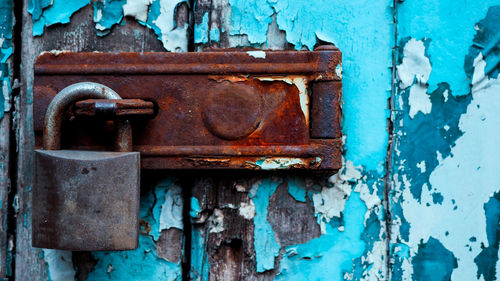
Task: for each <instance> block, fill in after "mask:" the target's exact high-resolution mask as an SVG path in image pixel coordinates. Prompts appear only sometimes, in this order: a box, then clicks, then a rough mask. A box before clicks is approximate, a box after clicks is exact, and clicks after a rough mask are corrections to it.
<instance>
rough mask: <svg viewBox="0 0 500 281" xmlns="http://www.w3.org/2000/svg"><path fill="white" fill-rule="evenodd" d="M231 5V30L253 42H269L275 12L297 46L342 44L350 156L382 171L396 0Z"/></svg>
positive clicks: (236, 0)
mask: <svg viewBox="0 0 500 281" xmlns="http://www.w3.org/2000/svg"><path fill="white" fill-rule="evenodd" d="M229 4H230V6H231V11H232V14H231V30H229V31H228V32H229V34H233V35H239V34H246V35H247V36H248V40H249V41H250V43H258V44H264V43H265V41H266V33H267V30H268V25H269V23H271V21H272V18H271V15H273V14H275V13H276V20H277V24H278V27H279V29H280V30H283V31H285V33H286V40H287V41H288V42H289V43H291V44H293V45H294V46H295V48H296V49H301V48H302V47H307V48H308V49H312V48H313V47H314V45H315V44H316V43H317V39H321V40H322V41H327V42H332V43H334V44H335V45H336V46H337V47H339V48H340V50H341V51H342V53H343V58H344V59H343V80H342V82H343V101H344V104H343V117H344V120H343V131H344V134H345V135H346V136H347V140H346V145H345V149H346V159H347V160H350V161H353V163H354V165H355V166H358V165H363V166H364V167H365V168H366V169H367V170H378V171H379V172H380V173H381V174H382V173H383V169H384V167H383V165H384V161H385V156H386V152H387V150H386V148H387V140H388V133H387V128H386V118H387V117H388V114H389V112H388V110H387V99H388V98H389V96H390V92H389V91H390V85H391V78H390V69H389V67H390V66H391V65H392V59H391V48H392V45H393V43H392V35H391V32H392V30H393V26H392V10H391V9H390V8H389V7H390V6H391V4H392V1H390V0H385V1H368V2H367V1H362V0H353V1H343V0H333V1H332V0H318V1H278V0H252V1H247V0H230V1H229ZM326 7H327V8H326Z"/></svg>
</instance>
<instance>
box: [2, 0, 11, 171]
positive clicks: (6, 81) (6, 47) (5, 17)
mask: <svg viewBox="0 0 500 281" xmlns="http://www.w3.org/2000/svg"><path fill="white" fill-rule="evenodd" d="M12 5H13V2H12V1H1V2H0V120H1V119H2V117H3V114H4V111H5V110H6V109H7V108H5V103H6V102H10V96H11V92H12V89H11V85H10V71H9V64H8V63H7V60H8V59H9V57H10V56H11V55H12V51H13V48H12V24H13V18H12V8H13V6H12ZM4 85H7V87H6V90H7V93H3V91H4V89H3V87H4ZM4 94H5V96H4ZM6 98H7V99H9V100H7V101H6V100H5V99H6ZM2 180H4V179H2Z"/></svg>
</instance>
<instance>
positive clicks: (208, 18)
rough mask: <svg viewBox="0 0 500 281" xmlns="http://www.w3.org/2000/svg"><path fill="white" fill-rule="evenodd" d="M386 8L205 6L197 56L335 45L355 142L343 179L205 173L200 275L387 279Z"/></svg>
mask: <svg viewBox="0 0 500 281" xmlns="http://www.w3.org/2000/svg"><path fill="white" fill-rule="evenodd" d="M390 3H392V1H383V2H377V3H375V2H371V3H370V4H367V3H365V2H363V1H350V2H345V1H314V2H310V1H292V0H279V1H260V0H253V1H239V0H202V1H197V5H196V6H195V11H194V15H195V18H194V21H195V25H194V28H195V30H194V34H195V47H196V50H197V51H209V49H210V48H252V49H277V50H289V49H296V50H302V49H309V50H312V49H313V48H314V47H315V46H317V45H321V44H324V43H326V42H330V43H335V45H337V46H338V47H339V48H340V49H341V51H342V52H344V54H347V55H348V56H347V57H344V62H345V64H344V66H346V69H347V70H348V73H347V75H346V76H344V82H347V83H346V84H344V85H347V87H346V88H347V89H348V90H347V91H345V92H344V93H345V94H346V95H347V97H348V99H344V101H347V104H346V106H345V108H344V109H347V110H348V112H349V114H348V115H347V116H346V118H345V119H346V120H344V122H345V123H344V124H347V126H345V128H344V134H346V132H347V133H351V134H350V135H348V139H347V140H348V144H350V145H351V149H350V150H349V151H348V155H346V156H347V161H346V163H345V165H344V167H343V169H342V170H341V171H340V172H339V173H338V174H336V175H321V176H319V175H311V174H307V173H304V174H297V173H294V172H289V173H286V172H285V173H233V172H231V173H230V174H229V173H226V174H224V175H222V174H218V176H215V175H206V176H200V177H199V178H198V179H197V183H196V184H195V185H194V187H193V194H192V196H193V198H192V199H191V216H192V222H193V231H192V235H191V237H192V247H191V256H192V264H191V278H192V279H193V280H224V279H225V278H226V279H227V280H229V279H231V280H386V273H387V260H388V257H387V253H386V249H387V240H386V237H387V233H386V227H385V222H384V220H385V218H384V214H385V211H384V207H383V205H382V201H383V200H384V196H383V190H384V176H385V172H384V171H383V168H377V166H378V165H383V163H384V162H385V156H386V153H387V146H386V144H387V143H386V139H387V130H386V129H387V128H386V125H387V123H386V121H387V120H386V116H387V99H388V98H389V97H390V95H389V92H387V89H390V85H391V79H390V68H389V67H390V66H391V52H390V48H391V46H392V45H391V40H392V38H391V33H392V27H393V25H392V14H391V9H390ZM373 42H378V43H377V44H378V45H374V43H373ZM373 53H380V56H378V57H377V62H374V61H373ZM369 81H370V82H369ZM373 81H376V82H373ZM346 88H344V89H346ZM360 93H365V94H366V93H370V94H369V95H365V94H363V95H361V96H360ZM353 108H356V110H353ZM373 126H375V127H376V129H375V127H373ZM353 130H354V131H353ZM366 132H370V133H366ZM375 139H376V141H374V140H375ZM353 143H354V145H353ZM207 194H209V195H207Z"/></svg>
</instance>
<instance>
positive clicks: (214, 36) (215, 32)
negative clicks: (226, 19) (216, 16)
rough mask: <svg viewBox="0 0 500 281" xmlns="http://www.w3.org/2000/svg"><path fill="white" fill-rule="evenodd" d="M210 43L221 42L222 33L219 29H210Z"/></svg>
mask: <svg viewBox="0 0 500 281" xmlns="http://www.w3.org/2000/svg"><path fill="white" fill-rule="evenodd" d="M210 41H212V42H219V41H220V31H219V29H218V28H212V29H210Z"/></svg>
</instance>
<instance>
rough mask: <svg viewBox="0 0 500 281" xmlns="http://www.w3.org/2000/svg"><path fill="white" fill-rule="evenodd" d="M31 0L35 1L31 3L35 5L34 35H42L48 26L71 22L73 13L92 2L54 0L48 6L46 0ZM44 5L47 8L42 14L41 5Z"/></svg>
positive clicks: (33, 14)
mask: <svg viewBox="0 0 500 281" xmlns="http://www.w3.org/2000/svg"><path fill="white" fill-rule="evenodd" d="M30 2H33V3H32V4H31V5H30V7H33V10H32V20H33V36H40V35H42V34H43V31H44V28H45V27H46V26H51V25H54V24H57V23H62V24H65V23H69V21H70V18H71V15H73V14H74V13H75V12H76V11H78V10H80V9H81V8H83V7H85V6H86V5H88V4H90V0H72V1H63V0H53V4H52V5H50V6H47V4H48V3H47V2H46V0H31V1H30ZM44 6H45V8H44V9H43V10H42V12H41V14H40V7H44ZM35 7H37V8H35ZM38 15H39V16H38ZM37 16H38V17H37Z"/></svg>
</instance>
